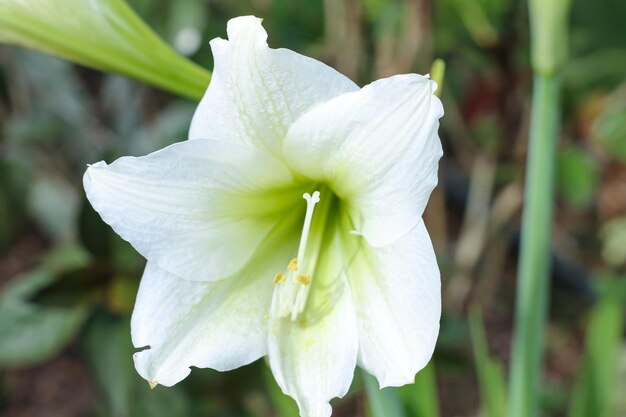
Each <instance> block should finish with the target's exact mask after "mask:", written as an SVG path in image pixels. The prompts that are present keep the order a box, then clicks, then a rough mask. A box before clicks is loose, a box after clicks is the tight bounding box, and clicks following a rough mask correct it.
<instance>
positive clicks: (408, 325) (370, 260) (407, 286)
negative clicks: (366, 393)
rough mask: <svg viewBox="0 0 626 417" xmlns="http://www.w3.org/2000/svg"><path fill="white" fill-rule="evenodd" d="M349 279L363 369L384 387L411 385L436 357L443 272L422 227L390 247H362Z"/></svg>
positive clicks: (418, 226)
mask: <svg viewBox="0 0 626 417" xmlns="http://www.w3.org/2000/svg"><path fill="white" fill-rule="evenodd" d="M355 239H358V238H356V237H355ZM348 277H349V281H350V287H351V289H352V294H353V298H354V303H355V308H356V312H357V320H358V329H359V330H358V332H359V366H360V367H362V368H363V369H365V370H366V371H367V372H369V373H370V374H372V375H374V376H375V377H376V378H377V379H378V382H379V383H380V385H381V387H386V386H400V385H404V384H409V383H412V382H413V381H414V379H415V374H416V373H417V372H418V371H419V370H420V369H422V368H423V367H424V366H426V364H427V363H428V361H429V360H430V358H431V356H432V353H433V350H434V348H435V342H436V340H437V335H438V333H439V318H440V316H441V293H440V289H441V284H440V278H439V268H438V267H437V260H436V259H435V253H434V251H433V247H432V244H431V241H430V237H429V236H428V232H427V231H426V227H425V226H424V222H423V221H420V223H418V224H417V225H416V226H415V228H414V229H413V230H411V231H410V232H409V233H408V234H407V235H405V236H404V237H402V238H401V239H399V240H398V241H397V242H395V243H394V244H393V245H391V246H388V247H385V248H371V247H370V248H368V247H367V245H363V247H362V248H361V250H360V251H359V252H358V254H357V256H356V258H355V260H354V263H353V264H352V265H351V266H350V268H349V269H348Z"/></svg>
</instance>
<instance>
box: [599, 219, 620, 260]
mask: <svg viewBox="0 0 626 417" xmlns="http://www.w3.org/2000/svg"><path fill="white" fill-rule="evenodd" d="M600 236H601V237H602V257H603V258H604V260H605V262H606V263H608V264H609V265H611V266H614V267H619V266H621V265H624V264H626V216H622V217H617V218H615V219H612V220H610V221H608V222H606V223H605V224H604V225H603V226H602V230H601V232H600Z"/></svg>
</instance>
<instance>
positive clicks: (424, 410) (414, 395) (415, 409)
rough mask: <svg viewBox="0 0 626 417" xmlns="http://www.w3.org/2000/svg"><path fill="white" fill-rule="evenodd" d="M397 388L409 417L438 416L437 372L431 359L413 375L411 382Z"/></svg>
mask: <svg viewBox="0 0 626 417" xmlns="http://www.w3.org/2000/svg"><path fill="white" fill-rule="evenodd" d="M397 390H398V392H399V393H400V397H401V398H402V402H403V403H404V406H405V408H406V410H407V411H408V414H409V415H410V416H411V417H439V396H438V394H437V374H436V373H435V365H434V363H433V361H432V360H431V361H430V363H429V364H428V365H427V366H426V367H425V368H424V369H422V370H421V371H420V372H419V373H418V374H417V375H416V376H415V382H414V383H413V384H410V385H405V386H403V387H400V388H397Z"/></svg>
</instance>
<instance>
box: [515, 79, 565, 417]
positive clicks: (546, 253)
mask: <svg viewBox="0 0 626 417" xmlns="http://www.w3.org/2000/svg"><path fill="white" fill-rule="evenodd" d="M559 85H560V83H559V80H558V77H557V76H556V75H554V74H553V73H552V74H540V73H537V74H536V75H535V80H534V91H533V101H532V113H531V125H530V144H529V156H528V160H527V167H526V170H527V182H526V192H525V205H524V214H523V225H522V242H521V255H520V261H519V268H518V278H517V302H516V311H515V330H514V338H513V347H512V364H511V384H510V393H509V398H510V402H509V414H508V417H533V416H536V415H537V410H538V406H539V401H538V397H539V392H540V373H541V369H542V361H543V350H544V330H545V323H546V315H547V304H548V290H549V287H548V276H549V268H550V237H551V229H552V211H553V206H554V201H553V200H554V198H553V196H554V166H555V152H556V141H557V128H558V113H559V106H558V97H559Z"/></svg>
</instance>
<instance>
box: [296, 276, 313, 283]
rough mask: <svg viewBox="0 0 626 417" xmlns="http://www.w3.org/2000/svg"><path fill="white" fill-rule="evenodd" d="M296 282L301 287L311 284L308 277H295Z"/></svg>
mask: <svg viewBox="0 0 626 417" xmlns="http://www.w3.org/2000/svg"><path fill="white" fill-rule="evenodd" d="M296 280H298V282H299V283H300V284H302V285H309V283H310V282H311V278H309V276H308V275H298V276H296Z"/></svg>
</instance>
